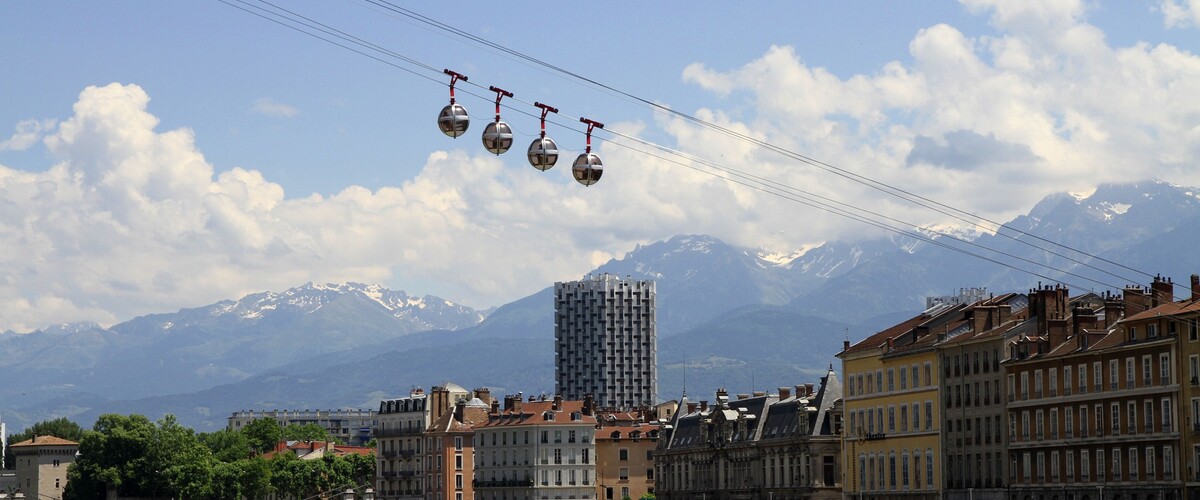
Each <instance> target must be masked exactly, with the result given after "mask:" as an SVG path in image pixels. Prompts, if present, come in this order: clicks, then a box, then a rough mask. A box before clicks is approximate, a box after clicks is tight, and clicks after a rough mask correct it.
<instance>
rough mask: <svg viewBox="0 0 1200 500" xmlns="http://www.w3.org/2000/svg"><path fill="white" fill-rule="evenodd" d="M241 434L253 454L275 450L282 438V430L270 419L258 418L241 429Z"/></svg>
mask: <svg viewBox="0 0 1200 500" xmlns="http://www.w3.org/2000/svg"><path fill="white" fill-rule="evenodd" d="M242 434H245V435H246V439H247V440H249V441H250V449H251V450H253V451H254V452H255V453H266V452H268V451H271V450H273V449H275V445H276V444H278V443H279V440H280V439H281V438H283V428H282V427H280V426H279V423H278V422H276V421H275V419H272V418H260V419H257V420H254V421H252V422H250V423H249V424H246V426H245V427H242Z"/></svg>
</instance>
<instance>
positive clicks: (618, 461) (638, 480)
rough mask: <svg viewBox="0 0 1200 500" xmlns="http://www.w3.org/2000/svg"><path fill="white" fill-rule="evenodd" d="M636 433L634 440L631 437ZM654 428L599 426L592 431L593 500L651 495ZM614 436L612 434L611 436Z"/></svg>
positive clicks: (654, 445)
mask: <svg viewBox="0 0 1200 500" xmlns="http://www.w3.org/2000/svg"><path fill="white" fill-rule="evenodd" d="M633 432H637V434H636V437H635V436H634V435H632V433H633ZM656 432H657V426H650V425H645V426H639V427H636V428H635V427H626V426H621V427H602V428H600V429H597V431H596V483H597V484H596V491H597V495H598V496H597V498H601V499H616V500H620V499H621V498H623V497H625V496H628V497H630V498H640V497H641V496H642V495H644V494H646V493H653V492H654V448H655V447H656V446H657V445H658V440H657V439H651V438H650V436H651V435H652V433H656ZM614 433H615V434H614Z"/></svg>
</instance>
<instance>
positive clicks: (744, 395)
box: [737, 392, 750, 401]
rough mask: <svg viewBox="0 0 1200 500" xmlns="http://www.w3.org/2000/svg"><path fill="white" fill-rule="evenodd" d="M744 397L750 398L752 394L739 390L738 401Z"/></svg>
mask: <svg viewBox="0 0 1200 500" xmlns="http://www.w3.org/2000/svg"><path fill="white" fill-rule="evenodd" d="M743 399H750V395H749V394H746V393H744V392H739V393H738V395H737V400H738V401H741V400H743Z"/></svg>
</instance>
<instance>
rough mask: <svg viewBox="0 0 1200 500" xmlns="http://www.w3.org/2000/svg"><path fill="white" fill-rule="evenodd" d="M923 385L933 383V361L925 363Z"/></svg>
mask: <svg viewBox="0 0 1200 500" xmlns="http://www.w3.org/2000/svg"><path fill="white" fill-rule="evenodd" d="M925 385H933V363H929V362H926V363H925Z"/></svg>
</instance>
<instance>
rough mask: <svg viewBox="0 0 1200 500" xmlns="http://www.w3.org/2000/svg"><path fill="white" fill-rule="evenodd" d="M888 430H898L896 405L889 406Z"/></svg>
mask: <svg viewBox="0 0 1200 500" xmlns="http://www.w3.org/2000/svg"><path fill="white" fill-rule="evenodd" d="M887 429H888V432H896V407H895V406H889V407H888V426H887Z"/></svg>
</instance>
